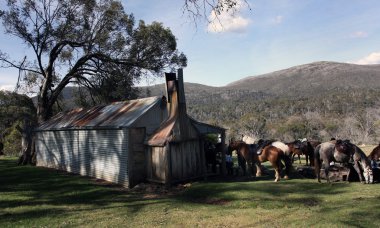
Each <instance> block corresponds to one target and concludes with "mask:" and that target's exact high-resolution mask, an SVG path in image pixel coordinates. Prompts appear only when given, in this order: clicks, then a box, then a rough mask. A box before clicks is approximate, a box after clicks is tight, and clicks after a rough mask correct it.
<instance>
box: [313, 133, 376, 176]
mask: <svg viewBox="0 0 380 228" xmlns="http://www.w3.org/2000/svg"><path fill="white" fill-rule="evenodd" d="M314 156H315V157H314V160H315V162H314V163H315V174H316V176H317V178H318V182H321V178H320V170H321V168H322V167H323V168H324V169H325V174H326V178H327V182H330V179H329V171H330V162H332V161H334V162H339V163H343V164H348V163H353V166H354V169H355V171H356V172H357V173H358V175H359V179H360V182H362V183H373V173H372V169H371V165H370V161H369V160H368V158H367V157H366V155H365V154H364V152H363V151H362V150H361V149H360V148H359V147H357V146H356V145H354V144H352V143H350V141H349V140H336V141H330V142H325V143H321V144H320V145H318V146H317V148H316V149H315V154H314ZM359 165H360V166H359ZM361 168H362V170H363V174H364V179H365V182H364V180H363V175H362V171H361Z"/></svg>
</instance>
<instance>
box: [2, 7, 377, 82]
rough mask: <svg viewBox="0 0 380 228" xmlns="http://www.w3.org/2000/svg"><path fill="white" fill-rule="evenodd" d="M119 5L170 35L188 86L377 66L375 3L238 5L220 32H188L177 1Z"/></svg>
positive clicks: (14, 48) (15, 50)
mask: <svg viewBox="0 0 380 228" xmlns="http://www.w3.org/2000/svg"><path fill="white" fill-rule="evenodd" d="M122 2H123V5H124V7H125V10H126V12H128V13H133V14H134V15H135V18H136V19H137V20H138V19H142V20H144V21H146V22H147V23H150V22H152V21H159V22H163V24H164V25H165V26H166V27H169V28H170V29H171V30H172V32H173V33H174V35H175V36H176V37H177V42H178V49H179V50H180V51H183V52H184V53H185V54H186V55H187V57H188V67H186V68H185V69H184V76H185V81H187V82H194V83H201V84H206V85H211V86H223V85H226V84H228V83H230V82H233V81H236V80H239V79H241V78H244V77H247V76H253V75H260V74H264V73H269V72H272V71H276V70H280V69H285V68H288V67H292V66H295V65H300V64H306V63H310V62H315V61H335V62H350V63H358V64H378V63H380V23H379V21H380V1H378V0H249V1H248V2H249V4H250V8H251V10H249V9H248V7H247V6H246V5H244V4H242V5H241V6H240V7H239V12H237V13H235V15H234V16H231V15H229V14H224V15H221V16H220V18H219V19H220V22H221V24H222V25H223V27H221V26H220V24H219V23H215V24H214V25H210V24H207V22H206V21H205V20H203V21H198V23H197V26H195V25H194V23H193V21H192V20H191V19H189V18H188V17H187V14H186V13H185V14H183V12H182V7H183V2H184V1H181V0H160V1H157V0H123V1H122ZM210 16H212V15H210ZM0 39H1V42H0V50H5V51H8V52H9V53H12V56H15V57H20V58H22V56H23V55H24V52H25V51H26V49H25V48H23V47H22V43H21V42H20V41H17V39H16V38H10V37H9V36H4V35H3V34H0ZM16 78H17V71H10V70H5V69H0V88H6V87H10V86H11V85H12V84H14V83H15V80H16ZM159 82H162V80H155V81H152V80H148V81H145V80H144V81H143V82H142V84H147V83H148V84H154V83H159Z"/></svg>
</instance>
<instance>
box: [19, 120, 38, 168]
mask: <svg viewBox="0 0 380 228" xmlns="http://www.w3.org/2000/svg"><path fill="white" fill-rule="evenodd" d="M19 130H20V131H21V134H22V139H21V148H22V149H21V155H20V157H19V159H18V165H28V164H30V165H35V164H36V161H35V148H34V144H35V142H34V141H35V140H34V136H33V124H32V123H31V122H30V121H29V120H26V119H25V120H24V124H23V126H22V128H21V129H19Z"/></svg>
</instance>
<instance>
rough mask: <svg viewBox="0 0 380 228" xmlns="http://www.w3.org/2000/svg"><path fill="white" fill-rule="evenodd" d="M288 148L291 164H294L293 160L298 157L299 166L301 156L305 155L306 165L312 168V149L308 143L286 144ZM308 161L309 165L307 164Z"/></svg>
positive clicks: (294, 142) (298, 141) (295, 142)
mask: <svg viewBox="0 0 380 228" xmlns="http://www.w3.org/2000/svg"><path fill="white" fill-rule="evenodd" d="M286 145H287V146H288V147H289V150H290V153H291V154H292V155H291V156H292V163H294V158H295V156H296V155H298V161H299V164H301V158H300V156H301V155H305V159H306V165H310V166H314V148H313V146H312V145H311V143H310V142H309V141H307V140H306V141H300V140H295V141H293V142H290V143H286ZM309 161H310V164H309Z"/></svg>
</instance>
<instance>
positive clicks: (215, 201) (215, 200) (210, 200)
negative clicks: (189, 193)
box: [192, 198, 231, 205]
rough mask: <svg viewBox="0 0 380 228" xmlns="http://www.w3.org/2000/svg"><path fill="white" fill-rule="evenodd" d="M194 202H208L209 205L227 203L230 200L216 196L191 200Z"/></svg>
mask: <svg viewBox="0 0 380 228" xmlns="http://www.w3.org/2000/svg"><path fill="white" fill-rule="evenodd" d="M192 202H194V203H200V204H209V205H227V204H229V203H230V202H231V200H226V199H218V198H199V199H194V200H192Z"/></svg>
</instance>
